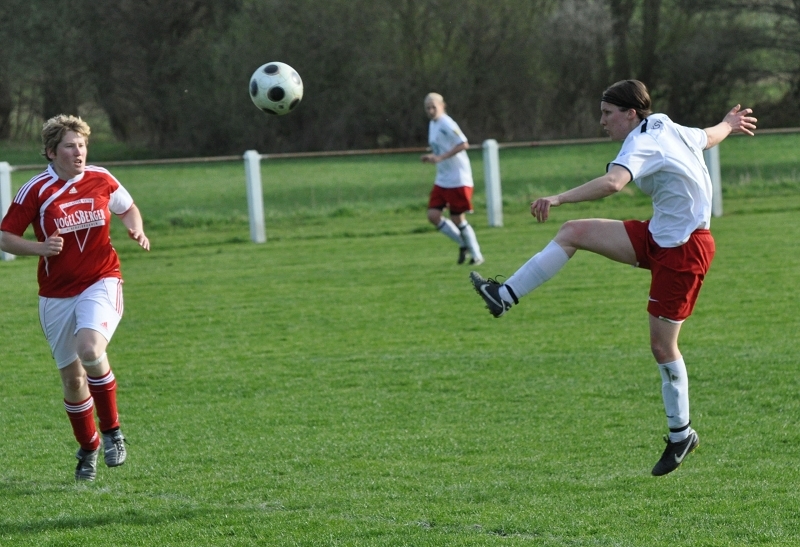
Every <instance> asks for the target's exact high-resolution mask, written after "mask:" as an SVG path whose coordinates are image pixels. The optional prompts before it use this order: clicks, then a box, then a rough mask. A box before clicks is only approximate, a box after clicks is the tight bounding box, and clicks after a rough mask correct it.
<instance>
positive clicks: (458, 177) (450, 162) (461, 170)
mask: <svg viewBox="0 0 800 547" xmlns="http://www.w3.org/2000/svg"><path fill="white" fill-rule="evenodd" d="M465 142H467V137H465V136H464V133H462V132H461V129H460V128H459V127H458V124H457V123H456V122H455V121H454V120H453V118H451V117H450V116H448V115H447V114H442V115H441V116H439V119H438V120H431V122H430V124H429V125H428V144H429V145H430V147H431V151H432V152H433V153H434V154H435V155H437V156H441V155H442V154H445V153H447V152H449V151H450V150H452V149H453V148H455V147H456V146H458V145H459V144H462V143H465ZM434 184H436V186H441V187H442V188H459V187H461V186H472V185H473V182H472V167H471V166H470V164H469V156H468V155H467V152H466V150H462V151H461V152H459V153H458V154H456V155H455V156H452V157H450V158H447V159H446V160H444V161H440V162H439V163H437V164H436V180H435V181H434Z"/></svg>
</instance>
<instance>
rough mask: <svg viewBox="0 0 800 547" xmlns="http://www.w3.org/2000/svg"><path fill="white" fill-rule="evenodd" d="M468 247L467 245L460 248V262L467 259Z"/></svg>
mask: <svg viewBox="0 0 800 547" xmlns="http://www.w3.org/2000/svg"><path fill="white" fill-rule="evenodd" d="M468 250H469V249H467V248H466V247H461V248H460V249H458V264H463V263H464V262H466V260H467V251H468Z"/></svg>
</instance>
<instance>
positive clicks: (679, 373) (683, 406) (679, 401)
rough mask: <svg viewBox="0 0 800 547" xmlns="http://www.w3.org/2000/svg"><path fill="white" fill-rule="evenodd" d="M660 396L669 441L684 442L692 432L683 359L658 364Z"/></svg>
mask: <svg viewBox="0 0 800 547" xmlns="http://www.w3.org/2000/svg"><path fill="white" fill-rule="evenodd" d="M658 370H659V371H660V372H661V382H662V383H661V396H662V397H663V399H664V410H665V411H666V413H667V425H668V426H669V440H670V441H672V442H674V443H676V442H680V441H682V440H684V439H685V438H686V437H688V436H689V434H690V433H691V432H692V431H693V430H692V428H691V427H689V424H690V423H691V422H690V421H689V376H688V374H687V373H686V364H685V363H684V361H683V358H680V359H678V360H677V361H672V362H671V363H659V364H658Z"/></svg>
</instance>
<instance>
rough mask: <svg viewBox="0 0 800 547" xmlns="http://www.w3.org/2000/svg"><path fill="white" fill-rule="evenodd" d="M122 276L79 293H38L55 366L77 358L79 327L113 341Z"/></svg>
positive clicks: (40, 310)
mask: <svg viewBox="0 0 800 547" xmlns="http://www.w3.org/2000/svg"><path fill="white" fill-rule="evenodd" d="M122 308H123V306H122V280H121V279H117V278H115V277H109V278H106V279H101V280H100V281H98V282H97V283H95V284H94V285H92V286H91V287H89V288H88V289H86V290H85V291H83V292H82V293H81V294H79V295H78V296H72V297H70V298H46V297H44V296H40V297H39V322H40V323H41V324H42V331H43V332H44V336H45V338H47V342H48V343H49V344H50V351H51V352H52V354H53V359H55V361H56V366H57V367H58V368H59V369H62V368H64V367H66V366H67V365H69V364H70V363H72V362H73V361H75V359H77V358H78V339H77V338H76V337H75V335H76V334H77V333H78V331H79V330H80V329H92V330H95V331H97V332H99V333H100V334H102V335H103V336H104V337H105V339H106V340H108V341H111V337H112V336H113V335H114V331H115V330H117V326H118V325H119V322H120V320H121V319H122Z"/></svg>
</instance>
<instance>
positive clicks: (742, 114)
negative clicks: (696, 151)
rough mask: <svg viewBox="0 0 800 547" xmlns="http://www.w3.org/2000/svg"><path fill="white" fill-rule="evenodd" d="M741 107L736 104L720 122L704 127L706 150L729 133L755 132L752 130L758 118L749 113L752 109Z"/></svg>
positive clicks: (751, 133) (749, 133) (750, 133)
mask: <svg viewBox="0 0 800 547" xmlns="http://www.w3.org/2000/svg"><path fill="white" fill-rule="evenodd" d="M741 108H742V106H741V105H738V104H737V105H736V106H734V107H733V108H732V109H731V111H730V112H728V113H727V114H726V115H725V118H724V119H723V120H722V121H721V122H720V123H718V124H717V125H715V126H713V127H706V128H705V129H704V131H705V132H706V135H708V144H706V150H708V149H709V148H713V147H715V146H716V145H718V144H719V143H721V142H722V141H724V140H725V137H727V136H728V135H730V134H731V133H744V134H746V135H750V136H751V137H752V136H753V135H754V134H755V133H753V131H754V130H755V128H756V122H757V121H758V120H757V119H756V118H754V117H752V116H751V115H750V114H752V113H753V109H752V108H745V109H744V110H741Z"/></svg>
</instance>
